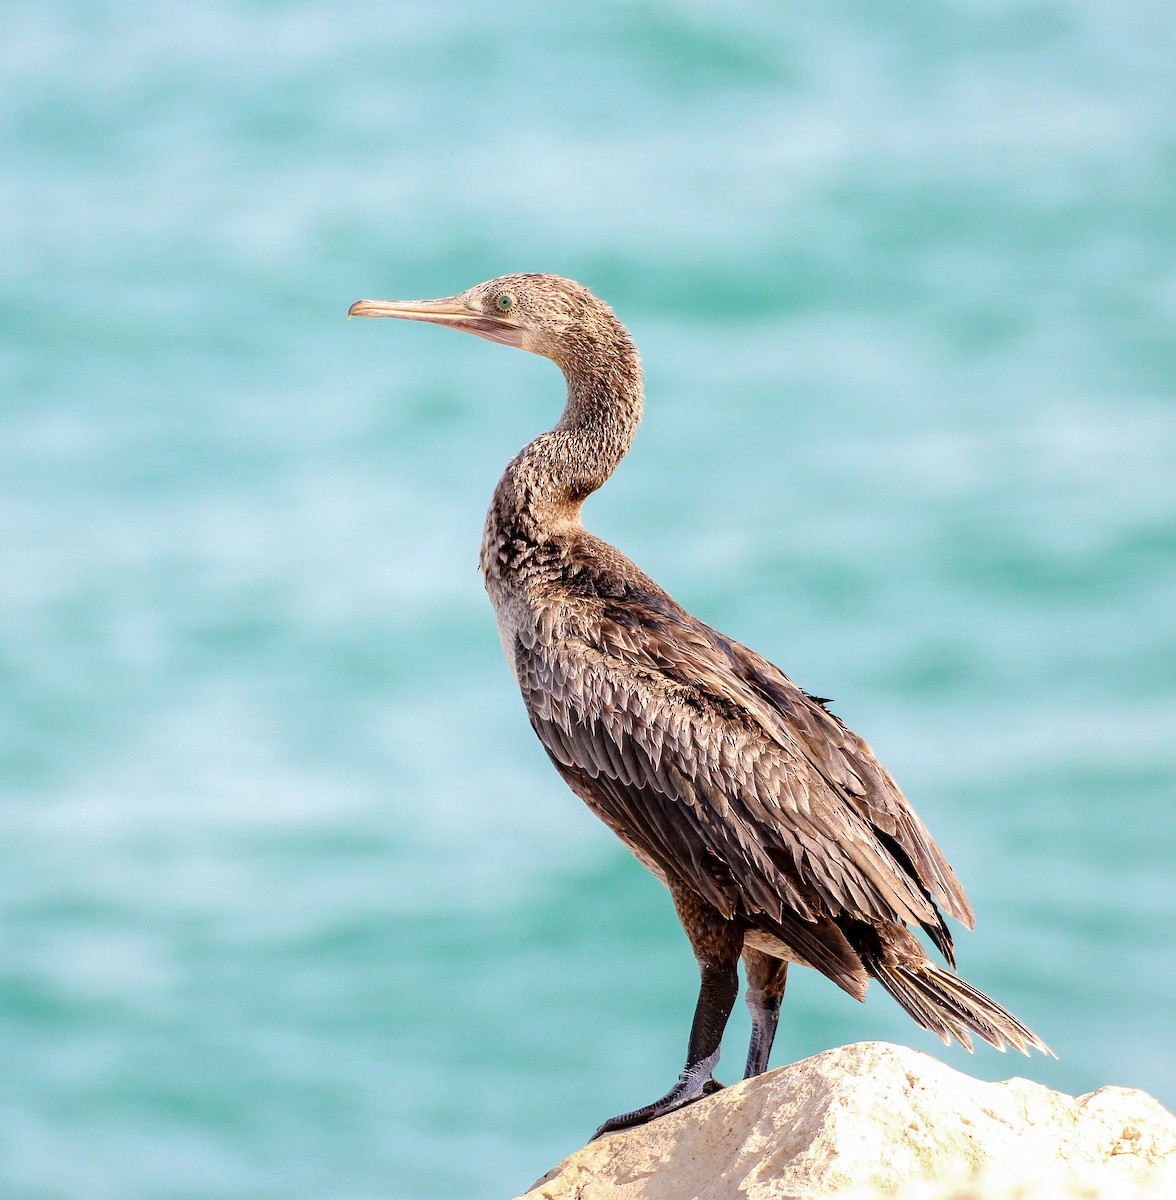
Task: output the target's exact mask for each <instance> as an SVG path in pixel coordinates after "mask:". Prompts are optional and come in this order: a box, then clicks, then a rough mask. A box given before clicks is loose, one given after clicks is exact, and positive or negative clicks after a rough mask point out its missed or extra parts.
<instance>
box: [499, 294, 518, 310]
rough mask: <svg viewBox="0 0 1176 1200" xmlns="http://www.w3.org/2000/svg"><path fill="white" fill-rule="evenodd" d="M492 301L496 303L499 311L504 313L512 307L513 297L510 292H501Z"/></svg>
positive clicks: (513, 304) (513, 303)
mask: <svg viewBox="0 0 1176 1200" xmlns="http://www.w3.org/2000/svg"><path fill="white" fill-rule="evenodd" d="M494 303H495V304H497V305H498V311H499V312H504V313H506V312H510V310H511V309H512V308H514V306H515V298H514V297H513V296H512V295H511V294H510V292H503V293H502V294H501V295H500V296H499V297H498V299H497V300H496V301H495V302H494Z"/></svg>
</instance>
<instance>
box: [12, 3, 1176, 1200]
mask: <svg viewBox="0 0 1176 1200" xmlns="http://www.w3.org/2000/svg"><path fill="white" fill-rule="evenodd" d="M1174 61H1176V10H1174V9H1173V7H1172V6H1171V5H1170V4H1169V3H1165V2H1161V0H1123V2H1122V3H1116V4H1113V5H1112V4H1102V3H1094V2H1086V3H1081V2H1074V3H1062V2H1060V0H1032V2H1030V0H1009V2H1002V3H983V4H982V3H977V2H973V0H954V2H947V3H937V4H931V3H923V2H920V0H915V2H914V3H910V2H908V3H902V4H897V3H878V2H877V0H858V2H856V3H855V2H848V0H834V2H831V3H830V2H826V3H806V2H801V3H793V4H788V5H773V4H767V3H731V4H724V5H714V4H709V3H701V2H694V0H672V2H671V0H664V2H661V3H654V2H649V3H627V2H621V0H613V2H604V3H599V4H592V5H546V4H538V3H530V2H523V3H515V4H512V5H510V6H509V7H502V6H497V5H488V4H484V3H474V2H473V0H452V2H451V3H447V4H444V5H385V6H377V5H354V4H343V3H339V2H338V0H314V2H310V0H306V2H302V3H285V4H277V3H270V2H264V0H210V2H209V3H207V4H201V5H192V4H179V3H175V2H173V0H163V2H161V3H157V4H154V5H150V6H144V5H142V4H140V3H131V2H130V0H107V2H104V3H102V4H98V5H94V4H90V3H83V2H82V0H74V2H69V0H37V2H36V3H31V2H29V0H9V2H8V3H7V4H5V6H4V11H3V15H2V16H0V114H2V116H0V230H2V239H3V240H2V246H3V264H4V266H3V271H2V272H0V551H2V555H3V565H2V568H0V722H2V741H0V770H2V773H3V806H2V816H0V832H2V836H0V857H2V864H0V919H2V928H0V1195H3V1196H4V1197H6V1198H16V1200H57V1198H66V1197H79V1196H85V1197H87V1198H88V1200H106V1198H110V1200H114V1198H118V1200H147V1198H151V1200H156V1198H157V1200H180V1198H192V1200H196V1198H199V1200H209V1198H220V1197H226V1198H227V1197H244V1196H248V1197H251V1198H255V1200H269V1198H272V1200H278V1198H281V1200H290V1198H291V1197H299V1198H308V1200H375V1198H385V1197H387V1198H390V1200H391V1198H395V1200H448V1198H451V1197H452V1198H457V1197H474V1196H478V1197H483V1196H484V1197H496V1196H503V1197H505V1196H510V1195H514V1194H515V1193H517V1192H521V1191H522V1190H524V1189H525V1188H526V1187H527V1186H529V1184H530V1183H531V1181H532V1180H533V1179H535V1178H536V1177H537V1176H538V1175H540V1174H542V1173H543V1172H544V1171H545V1170H547V1169H548V1168H549V1167H550V1166H552V1165H553V1164H554V1163H555V1162H556V1161H557V1160H558V1159H559V1158H561V1157H562V1156H563V1155H564V1154H565V1153H568V1152H570V1151H571V1150H573V1149H575V1148H577V1147H578V1146H579V1145H581V1144H582V1142H583V1141H584V1140H585V1139H586V1138H587V1136H588V1135H589V1134H590V1133H591V1132H592V1130H593V1129H594V1128H595V1126H596V1124H597V1123H598V1122H599V1121H600V1120H602V1119H603V1118H605V1117H607V1116H609V1115H611V1114H613V1113H615V1112H618V1111H621V1110H624V1109H626V1108H629V1107H631V1106H633V1105H635V1104H640V1103H643V1102H645V1101H647V1100H649V1099H651V1098H652V1097H653V1096H655V1095H660V1094H661V1092H663V1091H664V1090H665V1089H666V1088H667V1087H668V1086H669V1084H670V1083H671V1082H672V1081H673V1080H674V1078H675V1077H676V1074H677V1072H678V1070H679V1068H680V1065H681V1061H682V1056H683V1053H684V1049H685V1039H686V1033H687V1030H688V1026H689V1020H690V1014H691V1011H692V1008H693V1004H694V999H695V990H696V975H695V968H694V965H693V961H692V958H691V955H690V952H689V949H688V947H687V944H686V941H685V938H684V936H683V935H682V933H681V931H680V929H679V927H678V924H677V921H676V919H675V917H674V914H673V911H672V907H671V905H670V902H669V899H668V897H667V896H666V895H665V894H664V892H663V891H662V889H661V887H660V886H659V885H658V884H657V883H656V882H655V881H654V880H653V879H652V878H651V877H650V876H648V875H647V874H646V873H645V872H644V871H643V870H642V868H641V867H640V866H638V864H637V863H636V862H635V861H633V860H631V859H630V858H629V856H628V855H627V853H626V852H625V851H624V849H623V848H622V847H621V846H620V844H619V843H617V842H616V841H615V840H614V839H613V837H612V835H611V834H610V833H609V832H608V831H607V830H606V829H605V828H604V827H603V826H602V825H599V824H597V823H596V821H595V820H594V819H593V818H592V817H591V816H590V815H589V814H588V813H587V811H586V810H584V809H583V807H582V806H581V804H580V802H579V801H578V800H576V799H575V798H574V797H573V796H572V795H571V794H570V793H569V792H567V791H566V789H565V788H564V787H563V785H562V784H561V783H560V782H559V780H558V779H557V777H556V776H555V774H554V772H553V771H552V770H551V768H550V766H549V764H548V762H547V761H546V759H545V757H544V755H543V753H542V751H541V750H540V747H539V745H538V743H537V741H536V740H535V738H534V737H533V735H532V733H531V730H530V728H529V727H528V724H527V721H526V719H525V717H524V714H523V711H522V706H521V704H520V702H519V700H518V697H517V695H516V693H515V689H514V685H513V683H512V681H511V679H510V677H509V675H508V672H507V669H506V667H505V664H504V663H503V661H502V659H501V652H500V649H499V645H498V639H497V637H496V634H495V629H494V624H493V619H492V616H491V612H490V609H489V606H488V604H487V602H486V599H485V597H484V595H483V593H482V587H481V583H480V580H479V577H478V575H477V572H476V569H475V567H476V555H477V547H478V541H479V537H480V533H481V525H482V518H483V513H484V509H485V506H486V503H487V501H488V498H489V496H490V493H491V490H492V488H493V486H494V483H495V482H496V480H497V478H498V475H499V473H500V472H501V470H502V467H503V466H504V464H505V463H506V461H507V460H508V459H509V458H510V456H511V455H512V454H513V453H514V452H515V451H516V450H517V449H518V448H519V447H520V446H521V445H522V444H523V443H524V442H526V441H527V440H529V439H530V438H531V437H533V436H534V435H535V434H536V433H538V432H539V431H541V430H542V429H544V428H546V427H548V426H549V425H550V424H551V423H553V422H554V420H555V419H556V417H557V415H558V413H559V410H560V407H561V403H562V398H563V390H562V381H561V379H560V377H559V374H558V372H557V371H556V369H555V368H554V367H553V366H552V365H551V364H550V363H547V362H545V361H543V360H540V359H536V358H533V357H531V356H528V355H523V354H518V353H514V352H508V351H507V350H505V349H503V348H501V347H497V346H492V345H490V344H489V343H486V342H482V341H479V340H477V339H474V338H468V337H466V338H463V337H460V336H458V335H456V334H453V333H451V332H448V331H443V330H438V329H432V328H428V327H424V326H408V325H400V324H394V323H391V322H377V321H371V322H368V321H353V322H350V323H348V322H347V321H346V320H345V319H344V317H345V314H346V311H347V307H348V305H349V304H350V303H351V301H353V300H355V299H358V298H359V297H361V296H377V297H385V298H414V297H421V296H435V295H446V294H450V293H452V292H455V291H459V290H461V289H463V288H465V287H468V286H470V285H471V284H473V283H476V282H478V281H480V280H482V279H485V278H488V277H491V276H494V275H498V274H502V273H506V272H512V271H519V270H539V271H550V272H555V273H559V274H564V275H569V276H572V277H574V278H577V279H579V280H581V281H582V282H584V283H585V284H587V285H588V286H590V287H591V288H592V289H593V290H595V291H596V292H597V293H599V294H600V295H601V296H603V297H604V298H605V299H607V300H608V301H609V302H610V303H611V304H612V305H613V306H614V307H615V308H616V310H617V311H618V313H619V314H620V316H621V317H622V319H623V320H625V321H626V322H627V323H628V324H629V326H630V328H631V330H632V331H633V333H634V336H635V337H636V339H637V341H638V344H639V345H640V347H641V349H642V351H643V355H644V359H645V362H646V366H647V392H648V409H647V419H646V423H645V425H644V427H643V428H642V431H641V433H640V435H639V437H638V441H637V444H636V446H635V448H634V450H633V453H632V454H631V456H630V458H629V459H628V461H626V463H625V464H624V465H623V466H622V468H621V470H620V471H619V472H618V474H617V476H616V477H615V479H614V480H613V481H612V482H611V483H610V484H609V486H608V487H607V488H606V489H605V490H604V491H603V492H602V493H600V494H599V495H598V496H597V497H596V498H594V499H593V500H592V501H591V503H590V505H589V506H588V509H587V512H586V519H587V523H588V525H589V527H590V528H591V529H593V530H594V531H595V532H597V533H599V534H601V535H603V536H605V537H607V538H609V539H610V540H611V541H613V542H615V543H616V544H617V545H619V546H620V547H621V549H623V550H624V551H626V552H627V553H628V554H630V555H631V556H632V557H633V558H635V559H636V560H637V561H638V562H639V563H640V564H641V565H642V566H643V567H645V569H646V570H648V571H649V572H650V573H651V574H652V575H653V576H654V577H655V578H657V579H658V580H659V581H660V582H661V583H662V584H663V585H665V586H666V587H667V588H668V589H669V590H670V591H671V592H672V593H674V594H675V596H676V597H677V598H678V599H679V600H681V601H682V602H683V603H684V604H686V605H687V607H689V608H690V609H692V610H693V611H695V612H696V613H698V615H700V616H701V617H702V618H703V619H705V620H707V621H708V622H710V623H711V624H713V625H716V626H718V627H719V628H721V629H722V630H724V631H725V632H726V633H728V634H730V635H731V636H734V637H737V638H739V639H740V640H742V641H745V642H747V643H748V644H750V645H751V646H753V647H755V648H756V649H758V650H759V651H761V652H762V653H764V654H766V655H767V656H768V657H769V658H771V659H772V660H773V661H775V662H777V663H779V664H780V665H781V666H782V667H783V668H784V669H785V670H786V671H787V672H788V673H789V674H791V675H792V676H793V677H794V678H795V679H796V680H797V681H798V682H799V683H801V684H802V686H804V687H806V688H807V689H809V690H810V691H813V692H816V693H818V694H820V695H824V696H832V697H834V698H835V711H837V712H838V714H839V715H840V716H842V717H843V719H845V720H846V721H847V722H849V724H850V725H851V726H853V727H854V728H856V729H857V730H858V731H859V732H861V733H863V734H864V735H865V736H866V737H868V738H869V739H870V740H871V741H872V742H873V744H874V746H875V748H876V750H877V751H878V753H879V755H880V757H881V758H882V760H883V761H884V762H885V763H886V764H887V765H888V766H889V767H890V769H891V770H892V771H893V772H894V773H895V774H896V776H897V777H898V779H899V780H900V782H901V783H902V784H903V786H904V788H905V790H906V792H907V794H908V795H909V796H910V797H911V799H912V801H913V802H914V804H915V805H916V807H917V808H918V809H919V811H920V813H921V814H922V816H923V817H924V818H925V819H926V821H927V822H928V823H929V825H930V826H931V828H932V830H933V832H934V833H935V835H936V837H937V839H938V840H939V841H940V843H941V844H942V846H943V847H944V849H945V850H946V852H947V853H948V855H949V857H950V858H951V860H952V862H953V863H954V865H955V867H956V870H957V872H958V873H959V875H960V877H961V878H962V880H963V881H964V883H965V885H966V886H967V887H968V890H969V894H970V896H971V899H972V901H973V903H974V905H975V907H976V910H977V912H978V915H979V924H978V928H977V929H976V931H975V932H974V933H971V934H969V933H966V932H964V931H960V933H961V936H960V939H959V942H960V945H959V957H960V965H961V970H962V973H963V974H964V975H965V976H966V977H967V978H968V979H969V980H971V981H973V982H975V983H976V984H977V985H979V986H981V987H982V988H984V989H985V990H987V991H990V992H992V993H993V994H994V995H995V996H997V997H998V998H999V999H1000V1000H1001V1001H1002V1002H1004V1003H1005V1004H1007V1005H1008V1006H1009V1007H1010V1008H1012V1009H1013V1010H1014V1011H1015V1012H1016V1013H1017V1014H1018V1015H1020V1016H1021V1017H1022V1018H1023V1019H1024V1020H1025V1021H1026V1022H1028V1023H1029V1024H1030V1025H1032V1026H1033V1028H1034V1029H1036V1030H1037V1031H1038V1032H1040V1033H1041V1034H1042V1035H1043V1036H1044V1037H1045V1038H1046V1040H1048V1041H1049V1042H1050V1043H1051V1044H1052V1045H1053V1047H1054V1048H1055V1050H1056V1051H1057V1053H1058V1060H1057V1061H1056V1062H1053V1061H1048V1060H1044V1059H1041V1058H1035V1059H1033V1060H1031V1061H1024V1060H1021V1059H1020V1058H1019V1056H1013V1057H1006V1056H1001V1055H999V1054H996V1053H995V1052H992V1051H990V1050H989V1049H987V1048H986V1047H981V1048H980V1050H979V1051H978V1053H977V1054H976V1055H975V1057H969V1056H968V1055H966V1054H964V1053H963V1052H962V1051H959V1050H958V1049H953V1050H950V1051H945V1050H943V1048H942V1047H940V1045H939V1043H938V1042H936V1041H935V1040H934V1039H932V1038H930V1036H929V1035H925V1034H923V1033H922V1032H921V1031H920V1030H918V1029H917V1028H916V1027H915V1026H914V1025H913V1024H912V1023H911V1022H910V1021H909V1020H908V1019H907V1018H906V1017H905V1016H904V1015H903V1014H902V1013H901V1012H900V1011H899V1010H898V1008H897V1007H896V1006H895V1005H894V1004H893V1003H892V1002H891V1001H890V1000H889V999H888V997H887V996H886V995H885V994H884V993H882V992H881V990H880V989H878V988H874V989H872V994H871V998H870V1001H869V1003H868V1004H867V1005H865V1006H864V1007H863V1006H860V1005H858V1004H856V1003H855V1002H853V1001H852V1000H850V999H848V998H847V997H846V996H844V995H842V994H841V993H840V992H838V991H837V989H836V988H835V987H834V986H833V985H832V984H830V983H828V982H827V981H825V980H823V979H821V978H818V977H816V976H815V975H813V974H812V973H806V972H801V971H794V972H793V979H792V982H791V984H790V991H789V996H788V999H787V1001H786V1005H785V1010H784V1011H785V1015H784V1020H783V1022H782V1025H781V1033H780V1037H779V1039H778V1041H777V1047H776V1054H775V1062H777V1063H781V1062H786V1061H791V1060H795V1059H799V1058H802V1057H804V1056H807V1055H810V1054H814V1053H816V1052H819V1051H821V1050H823V1049H826V1048H828V1047H830V1046H834V1045H837V1044H840V1043H843V1042H847V1041H857V1040H864V1039H870V1038H883V1039H889V1040H893V1041H897V1042H902V1043H905V1044H909V1045H912V1046H916V1047H919V1048H921V1049H924V1050H927V1051H929V1052H931V1053H934V1054H936V1055H938V1056H941V1057H942V1058H944V1059H946V1061H948V1062H950V1063H951V1064H952V1065H953V1066H955V1067H958V1068H961V1069H963V1070H965V1071H969V1072H972V1073H974V1074H977V1075H979V1076H982V1077H985V1078H994V1079H998V1078H1004V1077H1007V1076H1009V1075H1012V1074H1023V1075H1027V1076H1029V1077H1030V1078H1032V1079H1035V1080H1039V1081H1040V1082H1042V1083H1044V1084H1048V1085H1049V1086H1052V1087H1058V1088H1062V1089H1064V1090H1067V1091H1070V1092H1076V1093H1081V1092H1085V1091H1089V1090H1092V1089H1094V1088H1097V1087H1099V1086H1101V1085H1103V1084H1106V1083H1116V1084H1123V1085H1129V1086H1134V1087H1141V1088H1144V1089H1147V1090H1149V1091H1151V1092H1153V1093H1154V1094H1155V1095H1157V1096H1158V1097H1159V1098H1160V1099H1161V1100H1162V1101H1164V1102H1165V1103H1166V1104H1168V1105H1169V1106H1171V1105H1173V1104H1176V1047H1174V1045H1173V1013H1174V1012H1176V962H1174V958H1173V932H1172V931H1173V923H1174V921H1176V869H1174V866H1173V864H1174V862H1176V804H1174V801H1176V786H1174V784H1176V740H1174V737H1173V731H1174V727H1176V406H1174V392H1176V334H1174V329H1176V117H1174V114H1176V70H1174V69H1173V63H1174ZM746 1036H747V1020H746V1017H745V1016H744V1015H743V1012H742V1005H740V1007H739V1010H738V1011H737V1014H736V1018H735V1020H734V1021H733V1022H732V1028H731V1030H730V1033H729V1036H728V1040H727V1053H726V1056H725V1059H724V1063H723V1064H722V1067H721V1068H720V1072H719V1074H720V1077H722V1078H725V1079H728V1080H730V1079H732V1078H734V1077H736V1076H737V1075H738V1074H739V1067H740V1065H741V1063H742V1057H743V1053H744V1051H745V1047H746V1041H745V1039H746Z"/></svg>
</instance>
